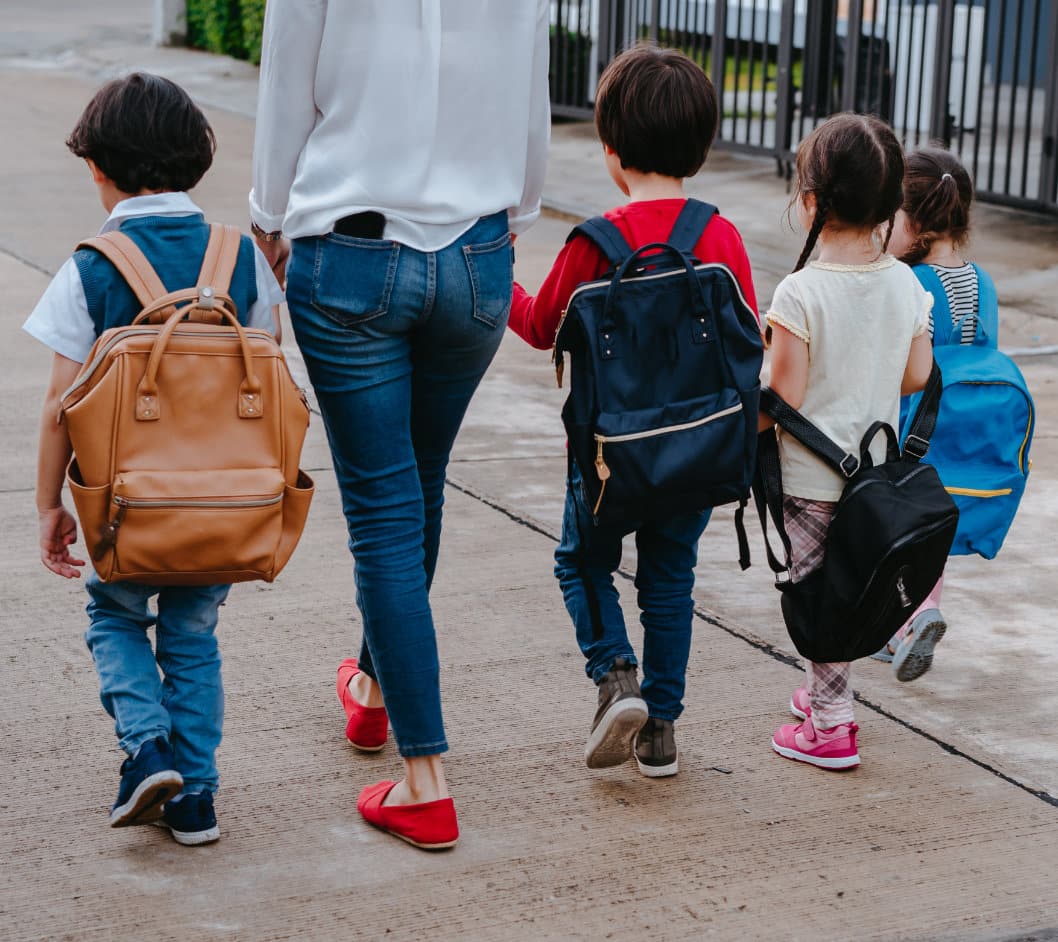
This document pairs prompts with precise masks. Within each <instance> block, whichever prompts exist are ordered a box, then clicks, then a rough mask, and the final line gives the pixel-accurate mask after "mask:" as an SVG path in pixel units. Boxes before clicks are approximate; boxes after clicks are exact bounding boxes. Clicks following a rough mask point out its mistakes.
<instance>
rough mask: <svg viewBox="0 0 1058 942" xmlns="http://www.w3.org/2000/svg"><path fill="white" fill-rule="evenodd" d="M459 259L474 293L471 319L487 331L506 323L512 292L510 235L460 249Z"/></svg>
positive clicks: (512, 264) (512, 271)
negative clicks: (486, 326)
mask: <svg viewBox="0 0 1058 942" xmlns="http://www.w3.org/2000/svg"><path fill="white" fill-rule="evenodd" d="M463 257H464V258H465V259H466V262H467V270H468V271H469V273H470V286H471V289H472V290H473V292H474V318H475V319H476V320H479V321H481V322H482V323H485V324H488V325H489V327H496V326H498V325H500V324H503V323H506V320H507V315H508V314H509V313H510V310H511V296H512V294H513V291H514V283H513V279H514V254H513V253H512V251H511V235H510V233H509V232H505V233H504V234H503V235H502V236H500V238H498V239H494V240H493V241H492V242H485V243H482V244H480V245H464V246H463Z"/></svg>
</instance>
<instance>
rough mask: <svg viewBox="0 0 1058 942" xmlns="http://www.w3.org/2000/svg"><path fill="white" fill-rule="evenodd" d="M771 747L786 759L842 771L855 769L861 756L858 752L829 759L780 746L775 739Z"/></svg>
mask: <svg viewBox="0 0 1058 942" xmlns="http://www.w3.org/2000/svg"><path fill="white" fill-rule="evenodd" d="M771 747H772V749H774V750H775V751H776V752H777V753H779V755H781V756H782V757H783V758H784V759H793V760H794V761H795V762H807V763H808V764H809V765H814V766H816V767H817V768H820V769H834V770H837V771H841V770H843V769H854V768H856V766H858V765H859V764H860V757H859V755H858V754H857V755H854V756H841V757H838V758H833V759H828V758H826V757H824V756H810V755H808V753H806V752H799V751H798V750H797V749H790V748H788V747H787V746H780V745H779V744H778V743H777V742H776V741H775V740H774V739H773V740H772V741H771Z"/></svg>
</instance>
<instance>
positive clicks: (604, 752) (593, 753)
mask: <svg viewBox="0 0 1058 942" xmlns="http://www.w3.org/2000/svg"><path fill="white" fill-rule="evenodd" d="M648 715H649V714H648V711H647V704H646V701H645V700H643V699H641V698H640V697H626V698H625V699H624V700H618V701H617V702H616V703H614V704H612V705H611V706H610V709H608V710H607V711H606V712H605V713H604V714H603V717H602V719H601V720H600V721H599V725H598V726H596V727H595V729H593V730H592V732H591V735H590V736H589V737H588V744H587V746H585V747H584V761H585V763H586V764H587V766H588V768H589V769H610V768H613V767H614V766H616V765H623V764H624V763H625V762H627V761H628V760H629V759H630V758H632V755H633V753H634V752H635V738H636V734H637V733H638V732H639V731H640V730H641V729H642V728H643V724H644V723H646V721H647V717H648Z"/></svg>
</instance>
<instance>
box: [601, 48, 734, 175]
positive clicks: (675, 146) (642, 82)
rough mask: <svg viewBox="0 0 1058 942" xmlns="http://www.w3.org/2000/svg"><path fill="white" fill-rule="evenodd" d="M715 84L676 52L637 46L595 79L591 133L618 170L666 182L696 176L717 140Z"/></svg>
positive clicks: (622, 54) (615, 60) (622, 55)
mask: <svg viewBox="0 0 1058 942" xmlns="http://www.w3.org/2000/svg"><path fill="white" fill-rule="evenodd" d="M718 112H719V105H718V103H717V99H716V90H715V89H714V88H713V83H712V82H711V81H709V76H707V75H706V74H705V73H704V72H703V71H702V70H701V69H700V68H699V67H698V66H697V65H696V64H695V63H694V62H692V61H691V60H690V59H688V58H687V56H685V55H684V54H683V53H682V52H677V51H676V50H675V49H661V48H659V47H657V46H650V45H640V46H636V47H635V48H633V49H629V50H628V51H627V52H623V53H621V54H620V55H619V56H617V58H615V59H614V60H613V61H612V62H611V63H610V64H609V65H608V66H607V67H606V70H605V71H604V72H603V74H602V77H601V78H600V79H599V87H598V89H597V91H596V93H595V127H596V129H597V130H598V132H599V138H600V139H601V140H602V142H603V143H604V144H605V145H606V146H607V147H609V148H611V149H612V150H613V151H614V152H615V153H616V154H617V156H618V158H619V159H620V161H621V166H622V167H624V168H625V169H628V170H638V171H639V172H640V173H660V174H662V175H663V176H666V177H678V178H681V179H682V178H683V177H691V176H694V174H696V173H697V172H698V171H699V170H700V169H701V167H702V164H704V163H705V158H706V155H707V154H708V153H709V148H710V147H711V146H712V143H713V138H714V137H715V136H716V126H717V114H718Z"/></svg>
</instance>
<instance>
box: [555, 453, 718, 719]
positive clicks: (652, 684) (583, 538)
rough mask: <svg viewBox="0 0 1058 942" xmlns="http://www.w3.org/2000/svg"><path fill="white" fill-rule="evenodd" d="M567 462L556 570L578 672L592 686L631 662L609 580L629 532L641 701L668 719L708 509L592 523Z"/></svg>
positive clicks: (681, 675) (673, 715)
mask: <svg viewBox="0 0 1058 942" xmlns="http://www.w3.org/2000/svg"><path fill="white" fill-rule="evenodd" d="M569 464H570V478H569V481H568V482H567V485H566V509H565V513H564V514H563V519H562V541H561V543H559V546H558V549H557V550H556V551H555V575H556V576H557V577H558V581H559V584H560V585H561V586H562V595H563V597H564V598H565V602H566V608H567V609H569V613H570V615H571V616H572V618H573V625H574V628H575V629H576V632H577V643H578V644H579V645H580V649H581V651H583V652H584V656H585V657H586V658H587V659H588V660H587V664H586V665H585V670H586V672H587V674H588V676H589V677H590V678H591V679H592V680H593V681H595V683H599V681H600V680H601V679H602V676H603V675H604V674H605V673H606V672H607V671H609V670H610V667H611V666H612V665H613V662H614V659H615V658H618V657H624V658H627V659H628V661H629V662H631V663H632V664H635V663H636V656H635V654H634V652H633V651H632V646H631V644H630V643H629V641H628V632H627V631H626V630H625V621H624V614H623V613H622V611H621V605H620V601H619V599H618V595H617V589H616V587H615V586H614V581H613V573H614V571H615V570H616V569H617V567H618V566H619V565H620V563H621V540H622V538H623V537H624V536H626V535H627V534H629V533H633V532H634V533H635V535H636V551H637V554H638V562H637V564H636V580H635V586H636V589H637V590H638V592H639V595H638V602H639V609H640V615H639V620H640V621H641V622H642V624H643V663H642V667H643V684H642V691H643V699H644V700H646V702H647V706H648V707H649V708H650V715H651V716H652V717H654V718H656V719H660V720H675V719H677V718H678V717H679V715H680V714H681V713H682V712H683V690H684V686H685V682H686V674H687V659H688V658H689V656H690V652H691V619H692V618H693V614H694V601H693V599H692V596H691V590H692V589H693V588H694V566H695V563H696V562H697V561H698V538H699V537H700V536H701V535H702V531H703V530H704V529H705V525H706V524H707V523H708V522H709V514H710V511H707V510H706V511H701V512H696V513H688V514H681V515H680V516H678V517H669V518H668V519H665V520H653V521H642V520H622V521H619V522H613V521H609V520H606V521H603V522H601V523H599V524H598V525H597V524H595V523H594V522H593V521H592V515H591V509H590V508H589V507H588V505H587V502H586V501H585V498H584V493H583V490H582V488H581V476H580V470H579V469H578V468H577V465H576V462H574V461H572V460H571V461H570V462H569Z"/></svg>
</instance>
